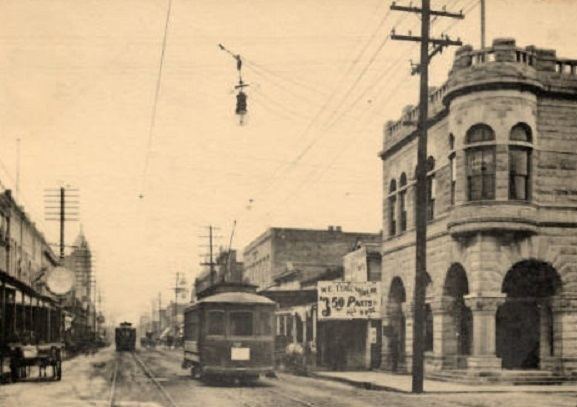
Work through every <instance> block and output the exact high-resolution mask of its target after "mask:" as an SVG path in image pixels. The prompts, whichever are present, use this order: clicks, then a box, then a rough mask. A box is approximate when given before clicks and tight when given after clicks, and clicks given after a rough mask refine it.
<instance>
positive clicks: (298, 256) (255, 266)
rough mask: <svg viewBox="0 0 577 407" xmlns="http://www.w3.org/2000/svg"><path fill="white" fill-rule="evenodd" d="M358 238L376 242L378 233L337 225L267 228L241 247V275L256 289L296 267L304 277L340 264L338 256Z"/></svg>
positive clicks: (267, 284)
mask: <svg viewBox="0 0 577 407" xmlns="http://www.w3.org/2000/svg"><path fill="white" fill-rule="evenodd" d="M359 241H363V242H378V241H380V234H375V233H358V232H343V231H342V229H341V227H340V226H334V227H333V226H329V228H328V229H325V230H315V229H295V228H269V229H268V230H267V231H266V232H264V233H263V234H262V235H260V236H259V237H257V238H256V239H255V240H254V241H252V242H251V243H250V244H249V245H248V246H247V247H246V248H245V250H244V256H243V260H244V279H245V280H246V281H247V282H249V283H251V284H254V285H257V286H258V287H259V289H265V288H267V287H269V286H272V285H274V284H275V280H277V279H278V278H283V276H286V275H288V274H291V273H294V272H297V271H299V270H300V273H301V278H304V279H308V278H310V277H313V275H314V274H315V273H323V272H325V271H326V270H327V269H328V268H335V267H342V257H343V256H344V255H345V254H346V253H348V252H350V251H351V250H352V249H353V248H354V247H355V246H356V244H357V242H359Z"/></svg>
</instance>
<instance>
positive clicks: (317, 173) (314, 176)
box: [282, 0, 480, 205]
mask: <svg viewBox="0 0 577 407" xmlns="http://www.w3.org/2000/svg"><path fill="white" fill-rule="evenodd" d="M479 3H480V2H479V0H473V1H472V2H470V3H468V4H467V5H466V6H465V7H464V9H465V10H466V13H468V12H470V11H472V10H473V9H474V8H475V7H476V6H477V5H478V4H479ZM459 22H460V21H459V20H456V21H454V22H452V23H451V24H450V25H449V26H448V27H446V28H445V29H444V31H443V32H442V33H443V34H445V33H446V32H447V31H449V30H450V29H451V28H452V27H454V26H455V25H456V24H458V23H459ZM413 48H414V47H413ZM398 61H399V60H397V62H398ZM402 84H403V81H397V85H396V86H395V88H394V89H393V91H392V92H391V93H390V94H389V95H394V94H395V93H396V92H397V91H398V89H399V88H400V86H401V85H402ZM392 100H393V99H392V98H390V97H389V98H388V99H387V101H386V105H388V104H390V103H391V101H392ZM366 127H367V126H366V125H365V126H364V128H366ZM361 133H362V131H361ZM349 147H351V146H350V144H349V143H344V145H343V147H342V148H341V149H340V150H339V151H338V152H337V154H336V155H335V156H334V157H333V158H332V159H331V161H330V162H329V164H328V165H327V166H326V167H324V168H322V169H318V168H315V169H313V170H312V171H311V172H309V174H308V176H307V177H305V178H304V180H303V181H302V182H301V183H300V184H298V185H297V187H296V188H294V189H292V190H291V191H290V192H289V194H287V196H286V197H285V198H284V199H283V200H282V202H283V203H284V204H285V205H286V203H287V202H289V201H291V200H294V199H295V197H296V196H298V194H299V192H300V191H301V190H302V189H303V188H304V186H305V185H306V184H312V185H314V184H315V183H317V182H319V181H320V180H321V179H322V177H323V176H324V174H326V172H327V171H328V170H329V169H330V168H331V167H332V165H334V163H336V161H337V160H338V158H339V157H340V156H341V154H342V153H343V152H344V151H346V149H347V148H349Z"/></svg>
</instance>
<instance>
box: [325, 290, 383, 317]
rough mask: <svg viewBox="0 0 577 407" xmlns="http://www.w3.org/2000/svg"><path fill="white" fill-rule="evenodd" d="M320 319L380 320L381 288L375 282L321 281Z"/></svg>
mask: <svg viewBox="0 0 577 407" xmlns="http://www.w3.org/2000/svg"><path fill="white" fill-rule="evenodd" d="M317 294H318V319H319V320H327V319H335V320H336V319H378V318H380V316H381V315H380V311H381V287H380V284H379V283H378V282H374V281H363V282H354V281H319V282H318V284H317Z"/></svg>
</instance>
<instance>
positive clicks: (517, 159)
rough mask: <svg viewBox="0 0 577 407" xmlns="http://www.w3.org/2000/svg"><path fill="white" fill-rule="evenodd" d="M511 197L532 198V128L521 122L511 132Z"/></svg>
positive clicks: (524, 199)
mask: <svg viewBox="0 0 577 407" xmlns="http://www.w3.org/2000/svg"><path fill="white" fill-rule="evenodd" d="M509 139H510V143H511V144H510V145H509V199H515V200H522V201H528V200H529V199H530V195H529V193H530V188H529V187H530V182H529V180H530V175H531V174H530V173H531V171H530V170H531V151H532V148H531V145H530V143H531V142H532V135H531V128H530V127H529V126H527V125H526V124H525V123H519V124H517V125H515V126H513V128H512V129H511V133H510V134H509Z"/></svg>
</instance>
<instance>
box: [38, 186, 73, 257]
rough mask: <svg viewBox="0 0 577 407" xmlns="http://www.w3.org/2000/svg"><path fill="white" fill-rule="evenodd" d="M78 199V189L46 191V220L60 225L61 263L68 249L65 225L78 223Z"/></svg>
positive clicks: (67, 188)
mask: <svg viewBox="0 0 577 407" xmlns="http://www.w3.org/2000/svg"><path fill="white" fill-rule="evenodd" d="M78 199H79V195H78V189H73V188H70V187H60V188H57V189H56V188H52V189H46V190H45V194H44V200H45V202H44V203H45V205H46V206H45V212H46V213H45V216H46V218H45V220H46V221H56V222H59V223H60V263H62V262H63V260H64V248H65V247H66V243H65V236H64V232H65V223H66V222H77V221H78V216H79V213H78V210H79V206H78V205H79V202H78Z"/></svg>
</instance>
